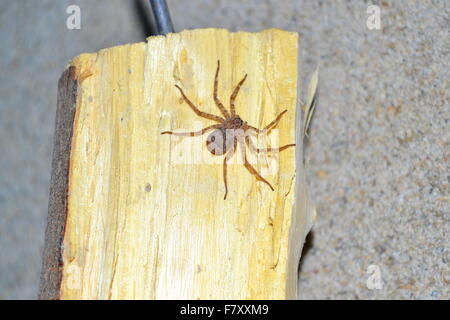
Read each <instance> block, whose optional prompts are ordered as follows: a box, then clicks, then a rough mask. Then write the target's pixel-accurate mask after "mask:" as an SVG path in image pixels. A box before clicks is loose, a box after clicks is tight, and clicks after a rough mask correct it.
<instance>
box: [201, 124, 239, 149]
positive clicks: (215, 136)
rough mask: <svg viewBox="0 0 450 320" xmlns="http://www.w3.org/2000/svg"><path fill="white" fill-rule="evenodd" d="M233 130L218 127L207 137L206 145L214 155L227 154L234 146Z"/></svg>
mask: <svg viewBox="0 0 450 320" xmlns="http://www.w3.org/2000/svg"><path fill="white" fill-rule="evenodd" d="M233 141H234V134H233V130H229V129H228V130H227V129H225V128H220V129H216V130H214V131H213V132H211V133H210V134H209V136H208V138H207V139H206V147H207V148H208V151H209V152H211V153H212V154H213V155H216V156H220V155H223V154H225V153H226V152H227V151H228V150H230V148H232V146H233Z"/></svg>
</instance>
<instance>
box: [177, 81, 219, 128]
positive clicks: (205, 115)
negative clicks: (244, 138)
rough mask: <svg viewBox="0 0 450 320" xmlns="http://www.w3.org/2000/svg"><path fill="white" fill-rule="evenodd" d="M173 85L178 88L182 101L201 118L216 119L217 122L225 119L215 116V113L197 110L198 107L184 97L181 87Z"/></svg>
mask: <svg viewBox="0 0 450 320" xmlns="http://www.w3.org/2000/svg"><path fill="white" fill-rule="evenodd" d="M175 87H176V88H177V89H178V90H180V93H181V95H182V96H183V99H184V101H186V103H187V104H188V105H189V106H190V107H191V109H192V110H194V112H195V113H196V114H197V115H198V116H199V117H203V118H206V119H209V120H214V121H217V122H224V121H225V119H223V118H221V117H219V116H216V115H213V114H210V113H206V112H202V111H200V110H199V109H198V108H197V107H196V106H195V105H194V104H193V103H192V102H191V100H189V99H188V97H186V95H185V94H184V92H183V89H181V88H180V87H179V86H178V85H175Z"/></svg>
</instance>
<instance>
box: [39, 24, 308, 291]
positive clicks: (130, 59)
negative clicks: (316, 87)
mask: <svg viewBox="0 0 450 320" xmlns="http://www.w3.org/2000/svg"><path fill="white" fill-rule="evenodd" d="M297 51H298V36H297V34H296V33H290V32H286V31H282V30H276V29H270V30H266V31H263V32H260V33H245V32H238V33H230V32H228V31H227V30H223V29H203V30H192V31H183V32H181V33H176V34H169V35H167V36H166V37H163V36H158V37H152V38H149V39H148V41H147V43H137V44H131V45H124V46H119V47H114V48H110V49H104V50H101V51H100V52H98V53H94V54H83V55H81V56H79V57H77V58H75V59H74V60H73V61H72V62H71V63H70V65H69V67H68V68H67V70H66V71H65V72H64V74H63V75H62V77H61V80H60V82H59V96H58V109H57V120H56V131H55V147H54V157H53V164H52V166H53V172H52V186H51V191H50V193H51V194H50V203H49V217H48V226H47V233H46V247H45V252H44V260H43V270H42V276H41V290H40V298H42V299H293V298H295V297H296V294H297V266H298V262H299V257H300V252H301V249H302V246H303V242H304V240H305V236H306V234H307V232H308V231H309V229H310V227H311V224H312V220H313V218H314V209H313V206H312V205H311V203H310V202H309V197H308V194H307V189H306V186H305V183H304V173H303V165H302V160H301V159H302V143H301V142H302V139H303V136H302V130H301V125H300V121H299V118H300V117H299V116H297V129H298V130H297V131H295V126H296V125H295V123H296V112H300V111H299V109H297V108H296V101H297ZM218 60H219V61H220V71H219V73H218V76H217V78H218V98H219V99H220V100H221V102H222V103H223V105H224V107H225V108H226V109H227V110H228V113H231V106H230V104H229V98H230V96H231V93H232V92H233V89H234V88H235V87H236V84H237V83H238V82H239V81H240V80H241V79H242V78H243V77H244V75H245V74H247V78H246V80H245V82H244V83H243V84H242V86H241V89H240V92H239V94H238V95H237V97H236V101H235V105H236V113H237V114H238V115H239V116H240V117H241V118H242V120H244V121H246V122H247V123H248V124H249V125H251V126H254V127H257V128H264V127H265V126H266V124H268V123H269V122H271V121H272V120H273V119H274V118H275V117H276V116H277V115H278V114H280V113H281V112H282V111H283V110H287V113H285V114H284V115H283V116H282V118H281V119H280V121H279V123H278V126H277V128H276V129H275V130H273V131H272V132H271V133H270V134H269V135H268V137H267V138H266V139H268V140H269V141H270V146H271V147H272V148H275V147H276V146H278V145H279V146H282V145H288V144H292V143H294V141H296V142H297V147H296V148H295V149H294V148H288V149H286V150H283V151H282V152H280V153H273V152H272V153H269V154H270V156H268V155H267V154H266V153H264V152H260V153H259V154H258V153H257V152H254V150H253V151H252V150H251V146H250V145H248V144H247V145H246V143H245V142H246V141H245V139H244V140H239V141H241V142H239V143H238V147H237V150H235V151H236V152H235V155H234V156H233V157H231V158H230V159H229V161H228V165H227V178H228V179H227V186H228V193H227V197H226V199H224V194H225V192H226V190H225V185H224V181H223V174H224V170H223V164H224V156H218V155H213V154H211V152H209V151H208V148H207V146H206V144H205V141H206V140H207V137H208V134H205V135H202V136H194V137H180V136H175V135H169V134H165V135H161V132H164V131H173V132H180V131H195V130H199V129H201V128H204V127H207V126H210V125H213V124H217V123H218V122H215V121H214V120H209V119H205V118H201V117H199V116H198V115H197V114H196V113H194V112H193V110H192V108H191V107H190V106H189V105H188V102H187V99H190V101H192V103H193V104H195V105H196V106H197V107H198V108H199V109H200V110H202V111H203V112H207V113H209V114H213V115H215V116H220V117H225V115H226V114H222V113H221V111H220V110H219V108H218V107H217V106H216V103H215V102H214V98H213V88H214V79H215V75H216V71H217V61H218ZM175 85H178V86H179V87H180V90H179V89H177V88H175ZM182 93H184V94H185V95H186V98H183V96H182ZM225 112H226V111H225ZM296 132H297V134H296ZM208 133H209V132H208ZM260 136H262V134H261V135H259V136H251V138H252V139H255V140H254V141H256V138H258V137H260ZM260 140H261V139H258V141H259V142H260ZM209 141H210V140H209ZM244 146H246V147H245V149H244ZM227 150H228V149H227ZM242 150H246V153H245V154H246V156H247V159H248V161H249V163H250V164H251V165H252V166H253V167H254V169H255V170H257V171H258V172H260V174H261V175H262V176H263V177H264V178H265V179H266V181H267V183H265V182H264V181H261V179H259V180H258V179H257V178H256V177H255V174H252V173H250V172H249V171H252V170H251V169H250V170H248V169H249V166H247V167H246V166H244V164H245V163H244V159H245V158H244V156H243V153H242ZM269 184H270V185H271V186H273V189H274V191H272V190H271V188H270V187H269Z"/></svg>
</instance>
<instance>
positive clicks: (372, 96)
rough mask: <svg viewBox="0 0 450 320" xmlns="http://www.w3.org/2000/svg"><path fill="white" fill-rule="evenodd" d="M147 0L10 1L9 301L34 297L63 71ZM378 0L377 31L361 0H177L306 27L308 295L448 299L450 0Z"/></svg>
mask: <svg viewBox="0 0 450 320" xmlns="http://www.w3.org/2000/svg"><path fill="white" fill-rule="evenodd" d="M137 2H139V1H134V0H128V1H125V0H96V1H92V0H91V1H88V0H71V1H68V0H64V1H61V0H40V1H34V0H18V1H8V0H0V40H1V41H0V43H1V46H0V69H1V73H0V150H1V155H0V299H32V298H35V297H36V295H37V288H38V279H39V272H40V265H41V252H42V249H43V237H44V230H45V220H46V215H47V198H48V187H49V178H50V162H51V160H50V159H51V152H52V136H53V128H54V115H55V109H56V87H57V79H58V77H59V75H60V74H61V72H62V70H63V69H64V66H65V65H66V64H67V62H68V61H69V60H70V59H71V58H72V57H74V56H76V55H78V54H79V53H82V52H95V51H97V50H99V49H101V48H104V47H110V46H114V45H119V44H124V43H128V42H136V41H142V40H143V39H144V38H145V36H146V35H148V32H149V29H150V28H151V25H148V24H147V25H146V24H144V23H142V18H145V15H143V14H138V13H137V8H139V7H140V6H142V5H147V3H146V2H145V1H143V2H141V5H137V4H136V3H137ZM372 2H373V3H374V4H378V5H379V6H380V9H381V11H380V17H381V29H380V30H370V29H369V28H368V27H367V25H366V21H367V18H368V14H367V12H366V10H367V7H368V5H369V2H366V1H357V0H354V1H315V0H295V1H294V0H292V1H288V0H251V1H241V0H233V1H232V0H215V1H212V0H210V1H206V0H203V1H202V0H190V1H175V0H172V1H171V0H169V1H168V3H169V6H170V8H171V12H172V18H173V21H174V24H175V28H176V29H177V30H181V29H191V28H204V27H224V28H228V29H230V30H233V31H235V30H246V31H258V30H261V29H265V28H271V27H277V28H282V29H287V30H291V31H296V32H299V33H300V35H301V42H300V47H301V65H302V67H301V72H302V74H301V77H302V79H303V82H304V83H306V82H307V80H308V79H309V75H310V74H311V72H312V71H313V69H314V68H315V66H316V65H317V64H320V66H321V73H320V100H319V105H318V109H317V112H316V115H315V119H314V122H313V126H312V137H311V140H310V143H309V145H308V148H307V152H306V157H307V163H308V178H309V181H310V185H311V189H312V193H313V196H314V199H315V201H316V203H317V207H318V219H317V223H316V225H315V226H314V228H313V232H312V234H311V235H310V236H309V237H308V243H307V246H306V249H305V250H304V251H305V252H304V257H303V259H302V261H301V266H300V273H299V274H300V281H299V284H300V291H301V294H300V298H302V299H382V298H386V299H408V298H414V299H449V298H450V291H449V288H450V286H449V282H450V269H449V263H450V251H449V229H450V223H449V218H450V215H449V213H450V188H449V183H450V170H449V169H450V164H449V163H450V161H449V157H450V155H449V150H450V147H449V143H450V126H449V121H450V107H449V100H450V94H449V79H450V74H449V70H450V69H449V61H450V41H449V29H450V22H449V16H450V7H449V6H448V2H447V1H445V0H442V1H426V0H420V1H411V0H402V1H378V0H374V1H372ZM70 4H77V5H79V6H80V8H81V14H82V25H81V30H68V29H67V28H66V19H67V17H68V15H67V14H66V8H67V7H68V6H69V5H70ZM141 12H144V11H141ZM371 265H374V266H372V267H369V266H371ZM368 271H369V273H367V272H368ZM378 276H379V278H380V279H381V285H382V288H381V289H374V288H373V287H372V286H371V284H373V282H372V280H373V279H375V278H376V277H378ZM369 278H370V279H369ZM367 284H369V286H368V285H367ZM375 284H376V282H375ZM368 287H369V288H368Z"/></svg>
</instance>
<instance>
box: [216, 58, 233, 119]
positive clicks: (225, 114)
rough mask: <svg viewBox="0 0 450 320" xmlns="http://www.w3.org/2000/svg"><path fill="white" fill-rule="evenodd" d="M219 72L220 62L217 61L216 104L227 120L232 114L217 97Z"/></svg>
mask: <svg viewBox="0 0 450 320" xmlns="http://www.w3.org/2000/svg"><path fill="white" fill-rule="evenodd" d="M219 70H220V60H217V69H216V76H215V77H214V95H213V96H214V102H215V103H216V106H217V107H218V108H219V110H220V112H222V114H223V115H224V116H225V119H229V118H230V114H229V113H228V111H227V109H225V106H224V105H223V104H222V102H220V100H219V97H218V96H217V87H218V84H219V79H218V78H219Z"/></svg>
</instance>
